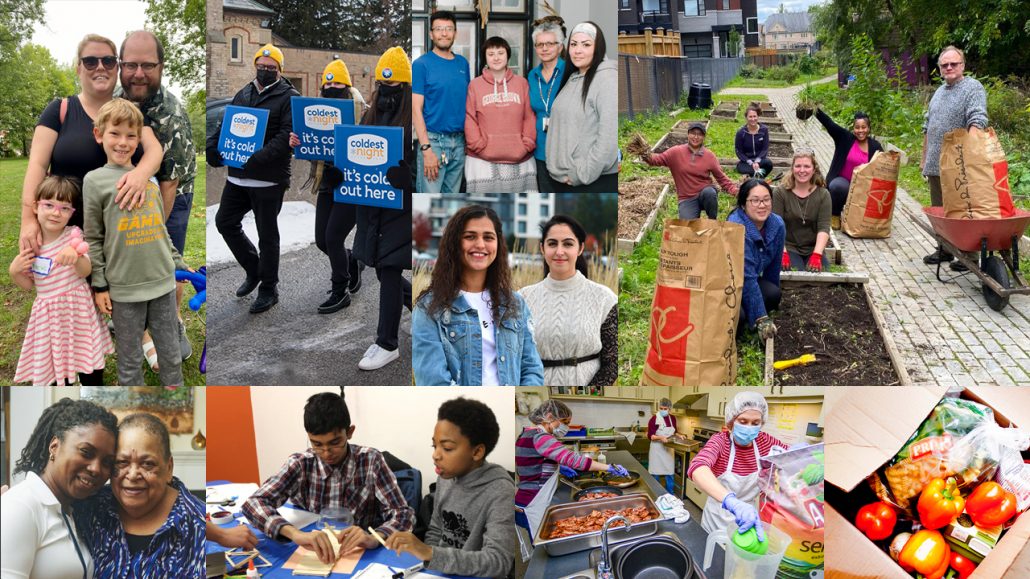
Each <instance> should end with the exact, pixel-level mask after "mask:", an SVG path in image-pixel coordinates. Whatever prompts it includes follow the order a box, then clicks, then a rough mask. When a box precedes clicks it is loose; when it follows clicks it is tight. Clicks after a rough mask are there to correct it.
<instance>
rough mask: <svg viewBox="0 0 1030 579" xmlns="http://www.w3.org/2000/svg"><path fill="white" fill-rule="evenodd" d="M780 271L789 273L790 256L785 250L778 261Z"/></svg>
mask: <svg viewBox="0 0 1030 579" xmlns="http://www.w3.org/2000/svg"><path fill="white" fill-rule="evenodd" d="M780 269H782V270H783V271H790V254H789V253H787V250H786V249H784V250H783V258H782V259H781V260H780Z"/></svg>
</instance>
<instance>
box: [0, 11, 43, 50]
mask: <svg viewBox="0 0 1030 579" xmlns="http://www.w3.org/2000/svg"><path fill="white" fill-rule="evenodd" d="M0 14H3V17H2V18H0V63H3V62H10V60H11V57H12V56H13V55H14V54H15V53H16V52H17V51H18V47H19V46H20V45H21V43H22V42H24V41H26V40H28V39H29V38H30V37H31V36H32V29H33V27H34V26H35V24H36V23H38V22H42V21H43V17H44V12H43V0H0Z"/></svg>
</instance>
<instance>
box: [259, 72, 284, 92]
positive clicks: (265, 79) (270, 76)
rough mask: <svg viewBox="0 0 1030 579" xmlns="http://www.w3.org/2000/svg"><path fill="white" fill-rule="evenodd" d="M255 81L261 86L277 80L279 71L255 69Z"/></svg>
mask: <svg viewBox="0 0 1030 579" xmlns="http://www.w3.org/2000/svg"><path fill="white" fill-rule="evenodd" d="M256 78H257V81H258V84H260V85H261V87H262V88H264V87H266V86H268V85H270V84H273V83H275V81H277V80H279V72H278V71H275V70H259V71H257V76H256Z"/></svg>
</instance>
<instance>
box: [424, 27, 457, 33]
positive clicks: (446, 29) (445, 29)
mask: <svg viewBox="0 0 1030 579" xmlns="http://www.w3.org/2000/svg"><path fill="white" fill-rule="evenodd" d="M430 30H432V31H433V32H454V30H455V28H454V27H453V26H434V27H432V28H431V29H430Z"/></svg>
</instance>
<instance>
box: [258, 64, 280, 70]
mask: <svg viewBox="0 0 1030 579" xmlns="http://www.w3.org/2000/svg"><path fill="white" fill-rule="evenodd" d="M257 69H258V70H264V71H267V72H275V71H277V70H279V67H278V66H276V65H274V64H259V65H257Z"/></svg>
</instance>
